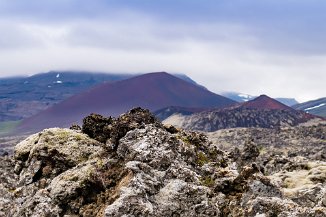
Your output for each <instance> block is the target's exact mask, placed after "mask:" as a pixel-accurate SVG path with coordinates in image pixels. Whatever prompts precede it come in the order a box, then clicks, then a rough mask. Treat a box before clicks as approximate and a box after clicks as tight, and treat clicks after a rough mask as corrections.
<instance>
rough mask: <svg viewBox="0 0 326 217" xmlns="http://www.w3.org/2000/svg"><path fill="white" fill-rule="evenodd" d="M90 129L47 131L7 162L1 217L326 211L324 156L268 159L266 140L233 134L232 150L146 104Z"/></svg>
mask: <svg viewBox="0 0 326 217" xmlns="http://www.w3.org/2000/svg"><path fill="white" fill-rule="evenodd" d="M82 130H83V132H85V133H87V134H88V135H87V134H85V133H82V132H81V131H80V130H79V129H78V128H76V130H69V129H58V128H53V129H47V130H44V131H42V132H40V133H38V134H35V135H32V136H30V137H29V138H27V139H26V140H24V141H23V142H21V143H19V144H18V145H17V146H16V147H15V154H14V156H13V158H11V157H8V156H7V157H1V158H0V167H1V170H3V171H5V173H4V175H3V174H0V180H1V185H0V192H1V193H2V194H1V196H0V207H1V208H0V216H17V217H18V216H19V217H20V216H66V217H68V216H69V217H72V216H107V217H109V216H153V217H154V216H187V217H191V216H252V217H254V216H326V205H325V189H326V188H325V165H324V162H322V161H317V160H314V161H313V163H311V162H310V161H311V160H309V159H308V158H307V157H301V158H300V157H297V158H296V159H297V160H296V161H295V160H294V158H293V159H287V160H288V161H286V160H283V161H284V163H277V162H278V160H277V159H278V158H277V157H276V156H273V155H270V158H269V159H268V161H267V163H266V162H265V164H264V161H263V159H262V158H261V155H264V153H262V150H261V146H260V144H259V143H257V140H253V139H248V138H246V137H245V136H244V135H240V134H238V135H236V136H234V135H233V137H234V140H238V139H239V141H241V142H240V143H239V144H240V145H238V147H237V148H234V147H232V148H231V149H226V148H223V147H221V144H219V142H218V141H219V140H215V141H217V142H211V141H213V140H212V139H208V137H207V136H206V135H205V134H202V133H196V132H187V131H184V130H177V129H175V128H167V127H164V126H163V125H162V124H161V123H160V122H158V121H157V120H156V119H155V118H154V117H153V115H151V114H150V113H149V112H148V111H147V110H143V109H140V108H137V109H134V110H131V111H130V112H128V113H126V114H123V115H121V116H120V117H119V118H117V119H112V118H104V117H101V116H97V115H91V116H89V117H87V118H86V119H85V120H84V125H83V128H82ZM322 130H323V129H322ZM317 134H318V133H317V131H316V135H317ZM322 134H323V133H322ZM321 136H322V135H321ZM91 137H92V138H91ZM210 138H211V136H210ZM220 138H221V141H224V142H225V143H227V142H229V140H232V136H230V137H222V136H221V137H220ZM223 139H224V140H223ZM228 139H229V140H228ZM225 147H226V145H225ZM273 160H275V161H277V162H275V163H273V162H272V161H273ZM292 161H293V162H301V163H302V164H304V163H305V162H306V161H309V162H310V163H309V162H308V166H307V167H305V166H303V167H299V166H297V165H299V164H295V166H293V165H292V167H291V165H290V164H288V165H287V163H288V162H292ZM14 165H15V166H14ZM268 165H270V166H269V167H270V169H266V167H268ZM273 165H274V166H273ZM277 165H282V166H277ZM14 167H15V170H14V171H15V172H16V173H17V175H16V174H14V173H13V168H14ZM10 170H11V172H10ZM296 170H298V171H301V170H304V171H305V173H306V174H307V175H306V176H304V173H303V172H302V173H299V174H301V175H303V177H304V179H305V181H303V182H302V183H296V182H295V179H296V177H295V176H294V173H291V172H293V171H296ZM290 188H292V190H291V189H290ZM289 189H290V190H289ZM302 189H304V191H301V190H302ZM312 195H315V197H314V198H313V199H312Z"/></svg>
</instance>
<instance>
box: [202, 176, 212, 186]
mask: <svg viewBox="0 0 326 217" xmlns="http://www.w3.org/2000/svg"><path fill="white" fill-rule="evenodd" d="M200 183H201V184H202V185H204V186H206V187H213V186H214V184H215V182H214V180H213V179H212V177H211V176H204V177H202V178H201V179H200Z"/></svg>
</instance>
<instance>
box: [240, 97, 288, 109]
mask: <svg viewBox="0 0 326 217" xmlns="http://www.w3.org/2000/svg"><path fill="white" fill-rule="evenodd" d="M240 107H241V108H251V109H279V110H282V109H284V110H293V109H292V108H291V107H289V106H286V105H284V104H282V103H280V102H279V101H277V100H275V99H272V98H270V97H268V96H266V95H261V96H259V97H257V98H255V99H253V100H250V101H248V102H244V103H242V104H241V106H240Z"/></svg>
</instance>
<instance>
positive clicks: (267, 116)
mask: <svg viewBox="0 0 326 217" xmlns="http://www.w3.org/2000/svg"><path fill="white" fill-rule="evenodd" d="M313 118H315V116H313V115H310V114H307V113H305V112H302V111H297V110H294V109H292V108H291V107H288V106H286V105H284V104H282V103H280V102H278V101H276V100H274V99H272V98H270V97H268V96H266V95H261V96H259V97H257V98H255V99H254V100H251V101H248V102H244V103H239V104H236V105H234V106H230V107H228V108H222V109H212V110H209V111H203V112H199V113H193V114H191V115H182V114H180V113H176V114H174V115H172V116H170V117H168V118H167V119H165V120H164V121H163V123H165V124H172V125H175V126H177V127H180V128H184V129H188V130H200V131H208V132H212V131H216V130H220V129H227V128H238V127H260V128H279V127H282V126H296V125H298V124H300V123H304V122H306V121H308V120H311V119H313Z"/></svg>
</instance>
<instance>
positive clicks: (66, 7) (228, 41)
mask: <svg viewBox="0 0 326 217" xmlns="http://www.w3.org/2000/svg"><path fill="white" fill-rule="evenodd" d="M325 9H326V3H324V1H318V0H313V1H303V0H297V1H294V0H283V1H281V0H279V1H278V0H277V1H275V0H274V1H271V0H267V1H258V0H247V1H245V0H235V1H226V0H222V1H213V0H203V1H200V2H199V1H193V0H187V1H185V0H179V1H172V0H164V1H163V0H158V1H150V0H140V1H132V0H129V1H124V0H122V1H104V0H102V1H100V0H94V1H87V0H57V1H50V0H44V1H37V0H30V1H18V0H11V1H9V0H0V20H1V21H0V33H1V34H0V76H1V77H4V76H12V75H19V74H34V73H37V72H42V71H43V72H44V71H49V70H90V71H107V72H131V73H139V72H153V71H167V72H173V73H174V72H178V73H185V74H187V75H189V76H190V77H192V78H193V79H194V80H196V81H198V82H199V83H201V84H203V85H205V86H206V87H208V89H210V90H212V91H214V92H222V91H228V90H230V91H239V92H244V93H249V94H253V95H258V94H261V93H265V94H268V95H271V96H273V97H280V96H282V97H295V98H297V99H298V100H300V101H304V100H310V99H314V98H318V97H325V93H326V85H325V81H326V73H325V70H326V43H324V40H325V38H326V26H325V25H324V24H323V21H324V20H325V18H326V15H324V14H325V13H324V11H325Z"/></svg>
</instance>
